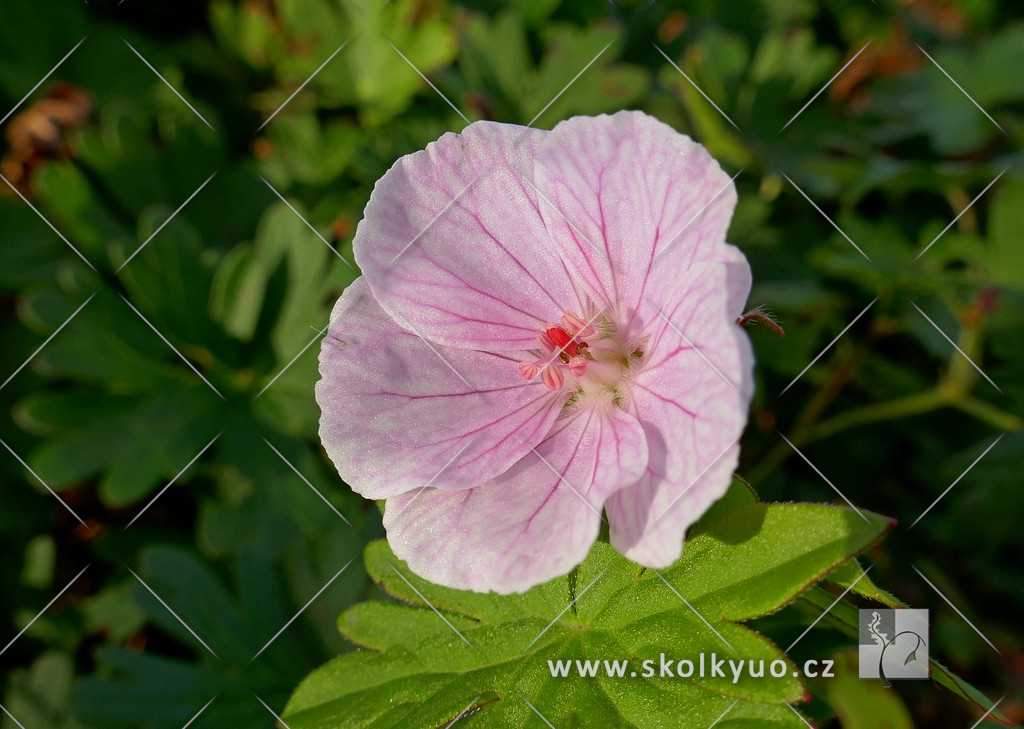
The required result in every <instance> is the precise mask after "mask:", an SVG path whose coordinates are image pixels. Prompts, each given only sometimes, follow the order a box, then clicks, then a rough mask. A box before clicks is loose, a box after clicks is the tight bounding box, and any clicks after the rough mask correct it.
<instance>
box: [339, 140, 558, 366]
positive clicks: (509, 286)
mask: <svg viewBox="0 0 1024 729" xmlns="http://www.w3.org/2000/svg"><path fill="white" fill-rule="evenodd" d="M547 134H548V132H543V131H537V130H533V129H527V128H525V127H520V126H515V125H511V124H496V123H493V122H476V123H474V124H470V125H469V126H468V127H466V129H465V130H464V131H463V132H462V133H461V134H446V135H445V136H443V137H441V138H440V139H439V140H437V141H436V142H433V143H431V144H429V145H427V148H426V149H425V150H423V151H421V152H416V153H414V154H410V155H407V156H405V157H403V158H402V159H400V160H399V161H398V162H397V163H395V165H394V166H393V167H392V168H391V169H390V170H388V172H387V174H385V175H384V177H382V178H381V179H380V181H378V182H377V185H376V187H375V188H374V190H373V195H372V196H371V197H370V202H369V203H368V204H367V206H366V211H365V216H364V218H363V220H362V222H361V223H360V224H359V228H358V229H357V231H356V236H355V240H354V243H353V247H354V249H355V257H356V261H357V262H358V263H359V266H360V268H361V269H362V271H363V273H364V274H365V276H366V277H367V279H368V281H369V282H370V288H371V289H373V295H374V297H375V298H376V299H377V301H379V302H380V304H381V306H382V307H383V308H384V309H385V310H386V311H387V312H388V313H389V314H391V315H392V318H394V319H395V321H397V322H399V323H404V322H408V323H409V324H410V325H411V326H413V327H414V328H416V330H417V331H419V332H420V333H421V334H422V335H423V336H425V337H427V339H429V340H431V341H432V342H439V343H441V344H447V345H450V346H455V347H467V348H477V349H488V350H491V351H497V350H509V349H526V348H530V347H534V346H535V345H536V336H537V331H538V330H539V329H540V327H541V326H542V325H543V324H544V323H545V322H547V321H551V320H552V319H557V317H558V316H560V315H561V313H562V312H563V311H564V310H565V309H566V308H571V307H572V306H574V305H576V297H575V295H574V292H573V290H572V287H571V285H570V283H569V278H568V275H567V273H566V270H565V267H564V266H563V265H562V263H561V261H560V259H559V257H558V255H557V252H556V251H554V250H553V249H552V247H551V245H550V243H549V242H548V233H547V230H546V228H545V227H544V223H543V220H542V219H541V216H540V212H539V211H538V209H537V202H536V193H535V191H534V189H533V187H532V186H531V184H530V183H529V182H528V181H529V180H530V179H531V178H532V169H533V154H534V150H535V149H536V147H537V145H538V144H539V142H540V140H541V139H543V138H544V136H545V135H547Z"/></svg>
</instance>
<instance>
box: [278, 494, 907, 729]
mask: <svg viewBox="0 0 1024 729" xmlns="http://www.w3.org/2000/svg"><path fill="white" fill-rule="evenodd" d="M736 489H737V490H736V493H735V494H734V497H735V501H736V502H739V503H742V502H747V503H742V505H739V506H735V508H731V509H723V511H722V512H720V513H721V518H718V519H717V520H714V521H713V522H712V523H711V524H709V525H708V526H707V527H706V528H704V529H702V530H700V531H698V532H697V533H696V534H695V535H694V536H693V537H692V538H691V539H690V540H689V541H688V543H687V547H686V551H685V552H684V556H683V558H682V559H681V560H680V561H679V562H678V563H677V564H676V565H673V566H672V567H671V568H669V569H666V570H664V571H663V572H661V573H660V574H659V572H658V571H655V570H647V569H644V568H641V567H639V566H638V565H636V564H634V563H632V562H630V561H628V560H627V559H625V558H624V557H622V556H621V555H620V554H619V553H618V552H616V551H615V550H614V549H612V548H611V547H610V546H609V545H607V544H604V543H598V544H596V545H595V546H594V548H593V550H592V551H591V553H590V555H589V556H588V557H587V559H586V560H585V561H584V562H583V564H581V565H580V566H579V567H578V568H577V570H576V572H575V575H574V578H573V579H571V580H566V579H564V578H559V579H556V580H552V581H551V582H548V583H545V584H543V585H540V586H538V587H536V588H534V589H532V590H530V591H528V592H526V593H524V594H522V595H511V596H504V597H501V596H496V595H493V594H480V593H474V592H464V591H458V590H452V589H450V588H446V587H441V586H438V585H434V584H432V583H429V582H427V581H425V580H423V579H421V578H419V577H417V576H416V575H415V574H412V573H411V572H409V570H408V568H407V567H406V566H405V564H404V563H402V562H401V561H400V560H398V559H397V558H396V557H395V555H394V554H393V553H392V552H391V550H390V548H389V547H388V545H387V544H386V543H385V542H383V541H378V542H374V543H372V544H370V545H369V546H368V547H367V549H366V553H365V558H366V566H367V572H368V573H369V574H370V576H371V577H372V578H373V579H374V580H375V581H376V582H377V584H378V585H380V586H381V588H382V589H384V591H385V592H387V593H388V594H390V595H392V596H393V597H395V598H397V599H398V600H400V601H402V602H404V603H408V604H405V605H403V604H397V603H380V602H370V603H364V604H361V605H356V606H354V607H353V608H351V609H349V610H348V611H346V612H345V613H344V614H343V615H342V616H341V618H340V619H339V627H340V629H341V631H342V633H343V634H345V635H346V636H348V637H349V638H350V639H352V640H353V641H354V642H357V643H358V644H360V645H362V646H365V647H367V648H368V649H369V650H364V651H361V652H357V653H355V654H351V655H347V656H342V657H340V658H338V659H335V660H334V661H332V662H331V663H329V664H327V665H326V666H324V667H323V668H321V669H320V670H318V671H317V672H315V673H313V674H312V675H311V676H310V677H308V678H307V679H306V680H305V681H304V682H303V683H302V684H301V685H300V686H299V688H298V689H297V690H296V692H295V694H294V695H293V696H292V699H291V701H290V702H289V704H288V707H287V709H286V713H285V715H284V716H285V720H286V721H287V722H288V724H289V726H291V727H292V728H293V729H314V728H315V729H335V728H337V727H342V726H345V727H375V728H376V727H398V726H407V725H409V722H410V721H412V717H415V722H416V724H417V725H422V726H435V725H436V726H445V725H446V724H447V723H448V722H450V721H452V720H453V719H454V718H455V717H457V716H459V715H460V712H463V711H466V710H467V708H466V707H470V708H474V707H476V708H477V712H476V714H475V716H476V717H477V718H476V719H474V721H478V722H481V725H483V726H523V725H530V723H531V722H537V721H539V720H538V718H537V715H536V714H535V713H534V712H533V710H532V709H531V708H530V706H529V705H528V704H527V703H526V702H527V701H529V702H530V704H533V705H534V706H535V707H536V708H537V710H538V711H540V712H541V713H542V714H543V716H544V717H545V719H546V720H547V721H550V722H552V723H554V724H555V725H558V726H577V727H588V726H595V727H597V726H612V725H614V726H626V727H633V726H636V727H649V726H676V727H677V726H687V727H688V726H693V727H704V726H707V725H709V724H710V723H711V722H713V721H715V719H717V718H719V717H720V716H721V715H722V713H723V712H725V711H726V710H727V709H729V707H730V706H731V705H733V704H734V702H735V706H734V707H733V708H732V709H731V710H730V711H729V712H728V715H727V717H723V720H722V722H721V724H720V725H721V726H744V723H745V722H749V725H751V726H769V727H771V726H779V727H783V726H793V727H799V726H803V722H802V720H801V719H800V717H799V716H798V715H797V714H795V713H794V712H793V711H791V710H790V709H789V707H786V706H785V705H784V703H783V702H789V703H794V702H799V701H802V700H804V699H805V696H806V693H805V691H806V690H805V688H804V686H803V684H802V682H801V680H800V678H799V677H798V672H797V671H796V670H795V667H794V666H793V665H792V664H791V663H789V661H788V659H787V658H786V657H785V656H784V655H783V654H782V653H781V652H780V651H779V649H778V648H777V647H776V646H775V645H773V644H772V643H771V642H770V641H768V640H767V639H765V638H764V637H763V636H761V635H760V634H758V633H756V632H754V631H752V630H750V629H749V628H746V627H745V626H743V625H739V624H737V623H735V622H731V620H734V619H746V618H749V617H754V616H757V615H761V614H764V613H766V612H770V611H772V610H775V609H778V608H779V607H781V606H782V605H783V604H785V603H787V602H788V601H790V600H791V599H793V597H794V596H796V595H797V594H799V592H801V591H802V590H804V589H806V587H807V586H808V585H810V584H813V583H814V582H815V581H817V580H818V579H819V578H820V577H821V576H822V575H823V574H824V573H825V572H827V571H828V570H829V569H832V568H833V567H834V566H835V565H836V564H838V563H840V562H842V561H843V560H845V559H848V558H849V557H850V556H851V555H852V554H855V553H856V552H858V551H860V550H861V549H863V548H864V547H865V546H867V545H868V544H870V543H871V542H873V541H874V540H875V539H877V538H878V537H879V536H880V535H881V534H882V533H883V532H884V531H885V530H886V529H887V528H888V526H889V524H890V522H889V520H888V519H885V518H883V517H879V516H877V515H874V514H870V513H868V514H865V517H866V518H861V517H860V516H858V515H857V514H856V512H853V511H851V510H848V509H842V508H838V507H832V506H816V505H801V504H786V505H771V506H769V505H764V504H757V503H749V502H750V500H751V499H752V495H751V493H750V492H749V491H748V490H747V487H746V486H745V485H744V484H742V483H737V485H736ZM680 598H682V599H680ZM691 606H692V608H691ZM695 610H696V612H695ZM705 621H707V622H705ZM663 655H664V656H665V660H672V661H673V662H674V665H675V666H676V669H677V670H678V666H679V663H678V661H680V660H683V659H686V660H692V661H694V662H695V663H699V661H700V658H699V656H701V655H703V656H705V660H707V661H708V666H707V668H706V672H701V671H699V669H697V668H696V666H695V670H694V674H693V675H692V676H687V677H686V678H685V679H681V678H679V677H674V678H668V677H665V676H661V675H659V674H660V671H661V665H662V656H663ZM716 658H717V660H722V659H726V660H728V659H733V660H744V661H745V660H753V661H754V662H755V664H756V663H757V662H759V661H763V662H764V665H765V666H768V665H770V664H771V663H772V661H782V662H783V664H784V665H785V666H786V670H785V672H784V675H783V676H781V677H779V678H771V677H768V678H763V679H762V678H753V677H750V676H749V675H746V673H745V672H744V673H743V674H742V675H739V676H735V677H734V675H733V674H731V673H729V670H730V669H729V668H726V669H725V671H726V675H724V676H722V675H714V674H713V672H711V670H710V665H711V664H710V661H712V660H715V659H716ZM619 660H625V661H628V662H629V663H628V665H627V666H623V668H622V669H621V670H622V671H623V676H622V677H616V676H614V675H613V676H608V675H607V674H606V673H605V671H607V670H608V667H609V666H608V665H606V664H605V663H604V661H608V662H611V661H619ZM549 661H571V662H572V663H571V664H570V665H571V668H572V670H571V671H570V675H567V676H565V677H558V678H552V676H551V664H550V663H549ZM576 661H599V662H600V663H598V664H590V665H592V666H596V668H597V675H596V676H595V677H580V676H579V675H577V674H575V673H573V672H572V671H574V670H576V667H577V663H576ZM562 665H565V664H562ZM581 665H585V664H581ZM716 665H717V664H716ZM725 665H726V666H727V665H728V664H725ZM684 666H685V664H684ZM647 670H650V671H651V675H649V676H645V675H644V673H645V671H647ZM681 721H682V722H683V723H680V722H681ZM539 725H540V724H538V726H539Z"/></svg>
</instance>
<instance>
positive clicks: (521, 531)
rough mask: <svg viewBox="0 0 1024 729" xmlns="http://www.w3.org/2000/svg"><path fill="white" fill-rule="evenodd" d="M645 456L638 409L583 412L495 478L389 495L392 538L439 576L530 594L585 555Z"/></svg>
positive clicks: (459, 584) (418, 566)
mask: <svg viewBox="0 0 1024 729" xmlns="http://www.w3.org/2000/svg"><path fill="white" fill-rule="evenodd" d="M646 463H647V445H646V443H645V441H644V435H643V432H642V430H641V428H640V424H639V423H637V421H636V420H635V419H634V418H633V417H632V416H631V415H629V414H627V413H626V412H624V411H623V410H620V409H619V408H616V407H613V406H612V407H597V408H588V409H585V410H579V411H577V412H575V413H573V414H570V415H567V416H565V417H563V418H561V419H560V420H559V421H558V422H557V423H556V424H555V427H554V428H553V430H552V432H551V434H550V436H549V437H548V438H547V439H546V440H545V441H544V442H543V443H541V444H540V445H539V446H537V449H536V451H535V452H531V453H529V454H527V455H526V456H525V457H524V458H523V460H522V461H520V462H519V463H517V464H516V465H515V466H513V467H512V468H511V469H509V470H508V471H507V472H506V473H504V474H502V475H501V476H499V477H498V478H496V479H494V480H493V481H490V482H488V483H485V484H482V485H480V486H478V487H477V488H474V489H470V490H467V491H460V492H458V493H451V492H444V491H438V490H436V489H432V488H431V489H425V490H424V491H423V492H422V493H420V494H418V495H417V494H415V493H412V494H403V495H401V496H398V497H394V498H390V499H388V500H387V506H386V508H385V511H384V526H385V528H386V529H387V532H388V542H389V543H390V544H391V548H392V549H393V550H394V552H395V554H396V555H398V557H400V558H401V559H404V560H405V561H406V562H407V563H408V564H409V567H410V568H411V569H412V570H413V571H414V572H415V573H416V574H418V575H420V576H421V577H424V578H426V579H428V580H430V581H432V582H436V583H439V584H442V585H447V586H449V587H455V588H459V589H466V590H476V591H478V592H486V591H488V590H492V591H494V592H498V593H502V594H507V593H511V592H523V591H524V590H527V589H529V588H530V587H533V586H534V585H537V584H540V583H542V582H546V581H547V580H550V579H552V578H554V577H557V576H559V575H564V574H565V573H566V572H568V571H569V570H570V569H572V568H573V567H574V566H576V565H577V564H579V563H580V562H582V561H583V558H584V557H586V555H587V552H588V551H589V550H590V547H591V545H592V544H593V543H594V540H595V539H596V537H597V534H598V531H599V527H600V520H601V517H600V516H599V515H600V513H601V507H602V504H603V503H604V501H605V499H607V498H608V496H609V495H610V494H612V493H614V492H615V491H616V490H618V489H620V488H623V487H624V486H627V485H628V484H631V483H633V482H634V481H636V479H637V478H638V477H639V476H640V474H641V473H642V472H643V470H644V466H645V464H646Z"/></svg>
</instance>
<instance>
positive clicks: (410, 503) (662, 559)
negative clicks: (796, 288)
mask: <svg viewBox="0 0 1024 729" xmlns="http://www.w3.org/2000/svg"><path fill="white" fill-rule="evenodd" d="M735 200H736V194H735V190H734V188H733V186H732V182H731V180H730V179H729V177H728V176H727V175H725V173H724V172H723V171H722V170H721V168H720V167H719V166H718V164H717V163H716V162H715V161H714V160H713V159H712V158H711V157H710V155H709V154H708V153H707V151H706V150H705V149H704V148H703V147H701V146H700V145H699V144H697V143H695V142H694V141H692V140H691V139H690V138H688V137H686V136H683V135H681V134H679V133H677V132H675V131H674V130H673V129H671V128H670V127H668V126H666V125H665V124H662V123H661V122H659V121H657V120H655V119H653V118H651V117H649V116H647V115H645V114H642V113H639V112H620V113H618V114H615V115H614V116H599V117H575V118H573V119H569V120H568V121H564V122H562V123H561V124H559V125H558V126H556V127H555V128H554V129H553V130H552V131H550V132H548V131H538V130H533V129H527V128H524V127H520V126H515V125H508V124H498V123H493V122H476V123H473V124H470V125H469V126H468V127H466V128H465V130H464V131H463V132H462V133H461V134H446V135H445V136H443V137H441V139H439V140H437V141H436V142H433V143H431V144H429V145H428V146H427V148H426V149H425V150H423V151H420V152H416V153H414V154H410V155H408V156H406V157H403V158H402V159H400V160H399V161H398V162H397V163H396V164H395V165H394V166H393V167H392V168H391V169H390V170H388V172H387V173H386V174H385V175H384V177H382V178H381V179H380V180H379V181H378V182H377V185H376V187H375V188H374V191H373V194H372V196H371V197H370V201H369V203H368V204H367V206H366V211H365V216H364V218H363V220H362V222H361V223H360V224H359V227H358V229H357V231H356V236H355V241H354V249H355V258H356V261H357V262H358V264H359V266H360V268H361V269H362V273H363V275H362V277H361V278H359V279H358V280H356V281H355V283H353V284H352V285H351V286H350V287H349V288H348V289H347V290H346V291H345V292H344V294H343V295H342V297H341V299H340V300H339V301H338V303H337V305H336V306H335V308H334V312H333V314H332V318H331V325H330V331H329V334H328V336H327V337H326V339H325V340H324V344H323V349H322V352H321V357H320V372H321V374H322V379H321V380H320V382H319V383H318V384H317V387H316V396H317V401H318V403H319V404H320V406H321V408H322V411H323V417H322V419H321V427H320V435H321V438H322V440H323V444H324V447H325V448H326V450H327V453H328V454H329V455H330V457H331V459H332V460H333V461H334V464H335V465H336V466H337V469H338V472H339V473H340V475H341V476H342V478H344V479H345V481H346V482H348V483H349V485H351V487H352V488H353V489H355V491H357V492H358V493H360V494H362V495H363V496H365V497H367V498H371V499H385V500H386V504H385V511H384V526H385V528H386V529H387V535H388V541H389V542H390V544H391V547H392V549H393V550H394V552H395V554H396V555H397V556H399V557H400V558H402V559H404V560H405V561H406V562H407V563H408V565H409V567H410V568H411V569H412V570H413V571H415V572H416V573H417V574H419V575H421V576H422V577H424V578H426V579H429V580H431V581H434V582H437V583H440V584H443V585H448V586H451V587H456V588H463V589H472V590H477V591H487V590H493V591H495V592H499V593H510V592H520V591H524V590H526V589H528V588H530V587H532V586H533V585H536V584H538V583H541V582H544V581H546V580H549V579H551V578H553V577H555V576H558V575H561V574H565V573H566V572H568V571H569V570H570V569H571V568H572V567H573V566H575V565H577V564H579V563H580V562H581V561H582V560H583V558H584V557H585V556H586V554H587V552H588V551H589V549H590V547H591V545H592V544H593V542H594V540H595V539H596V538H597V536H598V534H599V530H600V525H601V520H602V519H603V518H604V517H603V514H606V515H607V522H608V526H609V534H610V540H611V543H612V545H614V546H615V547H616V548H617V549H618V550H619V551H620V552H622V553H623V554H624V555H626V556H627V557H629V558H631V559H633V560H635V561H636V562H638V563H640V564H642V565H647V566H650V567H664V566H666V565H668V564H671V563H672V562H673V561H675V560H676V559H677V558H678V557H679V555H680V553H681V550H682V542H683V536H684V533H685V531H686V529H687V527H689V525H691V524H692V523H693V522H694V521H695V520H696V519H697V518H698V517H699V516H700V515H701V514H702V513H703V512H704V511H705V510H706V509H707V508H708V506H710V504H711V503H712V502H714V501H715V500H716V499H718V498H719V497H720V496H721V495H722V494H723V493H724V492H725V490H726V489H727V488H728V485H729V483H730V479H731V474H732V471H733V469H734V468H735V466H736V461H737V457H738V445H737V440H738V438H739V436H740V433H741V431H742V430H743V427H744V425H745V422H746V414H747V408H748V405H749V400H750V396H751V391H752V385H751V382H752V372H751V370H752V364H753V357H752V354H751V350H750V344H749V341H748V340H747V336H746V334H745V333H744V332H743V331H742V330H741V329H740V328H739V327H738V326H737V325H736V323H735V320H736V317H737V316H738V315H739V314H740V313H741V311H742V307H743V304H744V302H745V300H746V297H747V294H748V292H749V288H750V271H749V268H748V266H747V263H746V259H745V258H744V257H743V255H742V254H741V253H740V252H739V251H738V250H737V249H736V248H734V247H732V246H730V245H728V244H726V243H725V233H726V229H727V227H728V223H729V220H730V217H731V215H732V209H733V207H734V205H735Z"/></svg>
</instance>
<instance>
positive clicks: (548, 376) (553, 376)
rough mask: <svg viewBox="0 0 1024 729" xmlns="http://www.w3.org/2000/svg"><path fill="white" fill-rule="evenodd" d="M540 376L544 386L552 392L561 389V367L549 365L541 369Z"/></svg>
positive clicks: (563, 381)
mask: <svg viewBox="0 0 1024 729" xmlns="http://www.w3.org/2000/svg"><path fill="white" fill-rule="evenodd" d="M540 378H541V380H543V381H544V386H545V387H547V388H548V389H549V390H552V391H554V392H558V391H559V390H561V389H562V385H564V384H565V375H563V374H562V370H561V368H560V367H558V366H555V365H549V366H547V367H545V368H544V369H543V370H541V373H540Z"/></svg>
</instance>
